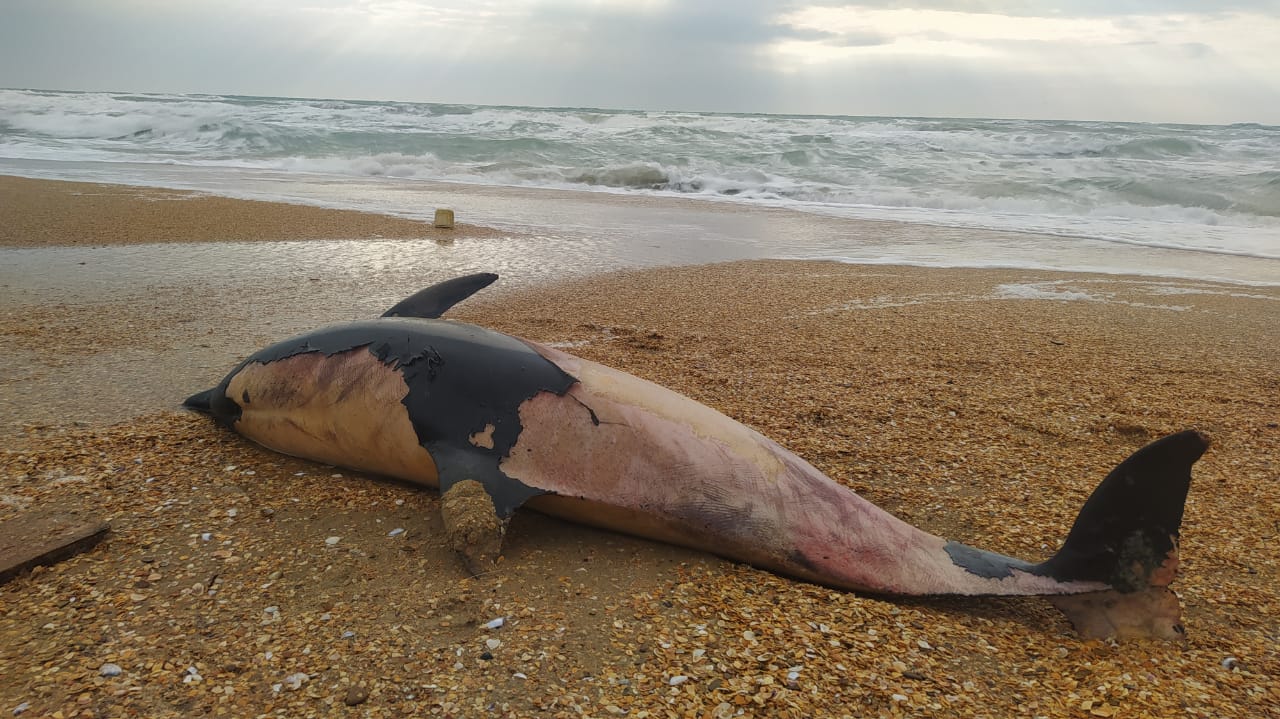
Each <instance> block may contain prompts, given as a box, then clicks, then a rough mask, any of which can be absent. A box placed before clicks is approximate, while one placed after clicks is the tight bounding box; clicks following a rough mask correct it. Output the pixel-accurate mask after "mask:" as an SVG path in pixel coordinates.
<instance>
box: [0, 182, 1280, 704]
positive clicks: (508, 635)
mask: <svg viewBox="0 0 1280 719" xmlns="http://www.w3.org/2000/svg"><path fill="white" fill-rule="evenodd" d="M139 201H141V200H139ZM258 204H265V203H258ZM285 208H287V209H285ZM301 209H302V210H309V209H312V208H301ZM281 211H282V212H285V211H287V212H297V211H299V208H295V207H291V206H282V209H281ZM300 221H304V222H305V218H303V219H302V220H300ZM139 232H142V231H141V230H140V231H139ZM130 234H136V233H130ZM0 252H2V251H0ZM170 291H171V292H173V293H176V294H178V295H181V296H183V299H184V302H183V303H176V302H168V301H166V297H165V296H159V297H156V298H155V299H154V301H152V302H150V303H145V302H141V301H133V300H128V301H112V302H104V303H99V304H97V305H95V303H94V302H93V301H92V300H91V299H90V298H84V299H79V300H77V301H76V302H74V303H71V304H69V305H67V306H64V307H56V306H52V307H50V306H44V307H42V308H40V314H39V315H38V317H33V315H32V313H33V312H35V309H36V308H33V307H30V306H25V307H24V306H22V305H21V301H20V298H11V304H13V305H14V306H11V307H6V308H3V312H4V314H3V315H0V339H3V340H4V343H3V345H2V346H0V367H4V368H5V369H6V372H5V373H4V379H3V380H0V408H2V409H3V410H4V413H5V414H6V416H7V417H8V418H9V419H7V420H6V424H5V425H4V426H2V427H0V437H3V438H4V441H5V444H6V446H7V449H6V451H4V452H3V453H0V520H3V519H7V518H9V517H12V516H16V515H17V514H19V513H20V512H31V511H40V510H46V509H49V508H53V507H56V508H59V509H63V510H74V511H78V512H80V513H82V514H84V515H100V516H105V517H107V518H108V519H109V520H110V521H111V524H112V527H113V534H112V536H111V538H109V539H108V540H107V541H106V542H104V543H103V544H102V545H100V546H99V547H97V548H96V549H94V550H92V551H90V552H88V553H86V554H84V555H82V556H80V557H77V558H75V559H72V560H69V561H67V562H64V563H62V564H59V565H56V566H54V567H52V568H49V569H46V570H42V571H39V572H36V573H34V574H32V575H29V576H26V577H23V578H20V579H18V580H15V581H13V582H11V583H9V584H7V585H5V586H3V587H0V675H3V676H5V677H6V681H5V682H3V683H2V685H0V708H4V709H12V708H14V707H17V706H19V705H21V704H22V703H27V704H28V705H29V709H28V712H29V714H31V715H35V716H43V715H51V714H52V713H53V712H55V711H61V712H62V716H65V717H71V716H80V715H84V716H104V717H107V716H129V715H144V716H191V715H199V714H207V715H213V716H218V715H225V716H257V715H263V714H274V713H277V712H280V713H283V714H285V715H289V716H313V715H314V716H327V715H341V714H359V715H361V716H404V715H423V716H529V715H531V714H535V713H539V712H541V713H543V714H545V715H547V716H581V715H584V714H585V715H590V716H612V715H618V716H622V715H627V716H654V717H665V716H697V717H703V716H712V717H728V716H734V715H741V716H765V715H768V716H795V717H810V716H912V715H915V716H992V717H1006V716H1021V715H1027V716H1053V717H1057V716H1063V717H1067V716H1071V717H1076V716H1175V715H1176V716H1183V715H1186V716H1205V717H1208V716H1212V717H1223V716H1240V717H1246V716H1247V717H1257V716H1280V689H1277V686H1280V681H1277V680H1278V679H1280V654H1278V653H1277V650H1276V646H1277V645H1278V644H1280V633H1278V632H1280V629H1278V627H1280V589H1278V587H1280V581H1278V580H1280V566H1278V562H1277V559H1276V553H1275V549H1274V548H1275V545H1276V541H1277V540H1280V504H1277V502H1276V501H1275V499H1274V493H1275V488H1276V484H1277V482H1278V481H1280V465H1277V462H1276V458H1275V456H1276V455H1275V448H1276V447H1277V446H1280V356H1277V353H1276V352H1275V350H1274V348H1275V347H1276V346H1280V312H1278V311H1277V309H1278V308H1280V290H1277V289H1276V288H1265V289H1259V288H1252V287H1245V286H1238V285H1222V284H1215V283H1204V282H1194V281H1187V280H1176V281H1173V280H1170V281H1164V280H1157V279H1152V278H1125V277H1113V276H1099V275H1073V274H1064V273H1051V272H1017V271H972V270H936V269H922V268H909V267H887V266H885V267H868V266H854V265H842V264H836V263H821V262H767V261H766V262H739V263H729V264H720V265H709V266H700V267H685V268H667V269H658V270H643V271H630V272H618V273H611V274H605V275H600V276H595V277H590V278H587V279H581V280H574V281H569V282H560V283H556V284H551V285H546V286H539V287H533V288H520V289H517V290H506V291H504V290H502V289H501V288H500V287H495V288H492V290H491V291H486V293H484V294H482V295H480V296H478V297H477V298H475V299H473V300H470V301H468V302H467V303H465V304H464V305H462V306H460V307H459V308H457V309H456V310H455V311H454V312H453V313H451V316H452V317H454V318H456V319H462V320H466V321H472V322H477V323H483V324H485V325H488V326H491V327H495V328H497V329H500V330H502V331H506V332H510V333H513V334H518V335H521V336H524V337H528V338H530V339H534V340H538V341H542V342H548V343H555V344H558V345H560V346H563V347H565V348H566V349H567V351H570V352H572V353H574V354H577V355H580V356H583V357H586V358H588V359H593V360H597V361H601V362H605V363H607V364H610V365H612V366H615V367H619V368H621V369H623V370H626V371H629V372H632V373H634V374H637V375H639V376H642V377H645V378H647V379H651V380H654V381H656V382H659V383H661V384H664V385H667V386H669V387H672V388H673V389H675V390H677V391H680V392H683V393H685V394H687V395H689V396H691V397H693V398H695V399H698V400H700V401H702V402H704V403H707V404H709V405H711V406H713V407H715V408H717V409H719V410H721V411H723V412H725V413H726V414H729V415H730V416H732V417H734V418H736V419H738V420H740V421H742V422H745V423H747V424H749V425H751V426H753V427H755V428H756V429H759V430H760V431H762V432H763V433H764V434H766V435H768V436H770V437H772V438H774V439H776V440H778V441H779V442H781V443H782V444H783V445H785V446H787V447H788V448H790V449H792V450H793V451H795V452H797V453H798V454H800V455H801V456H803V457H804V458H805V459H807V460H809V461H810V462H812V463H813V464H815V465H816V466H817V467H818V468H819V469H821V470H823V471H824V472H827V473H828V474H829V475H830V476H831V477H833V478H834V479H836V480H837V481H839V482H841V483H842V484H845V485H847V486H849V487H851V488H853V489H855V490H856V491H858V492H859V493H861V494H863V495H864V496H866V497H867V498H868V499H870V500H871V501H873V502H875V503H876V504H878V505H879V506H881V507H884V508H885V509H888V510H890V511H892V512H894V513H895V514H897V515H899V516H901V517H903V518H904V519H906V520H908V521H910V522H912V523H914V524H917V525H919V526H922V527H924V528H926V529H928V530H930V531H933V532H935V533H938V534H942V535H945V536H948V537H952V538H955V539H959V540H962V541H965V542H968V543H971V544H975V545H977V546H981V547H983V548H987V549H992V550H995V551H1001V552H1005V553H1009V554H1014V555H1017V556H1021V557H1024V558H1027V559H1039V558H1042V557H1044V556H1046V555H1047V554H1048V553H1050V552H1052V550H1053V549H1055V548H1056V546H1057V543H1058V542H1060V540H1061V538H1062V537H1064V536H1065V534H1066V531H1067V529H1068V528H1069V527H1070V523H1071V521H1072V520H1073V519H1074V517H1075V513H1076V512H1077V511H1078V509H1079V506H1080V504H1081V503H1082V502H1083V500H1084V498H1085V497H1086V496H1087V495H1088V493H1089V491H1090V490H1091V489H1092V488H1093V486H1095V485H1096V483H1097V482H1098V481H1100V480H1101V478H1102V477H1103V476H1104V475H1105V474H1106V473H1107V471H1109V470H1110V468H1111V467H1112V466H1114V464H1115V463H1117V462H1119V461H1120V460H1121V459H1123V458H1124V457H1125V456H1127V455H1128V454H1129V453H1130V452H1132V451H1134V450H1135V449H1137V448H1138V447H1140V446H1141V445H1142V444H1144V443H1146V442H1148V441H1150V440H1152V439H1154V438H1156V437H1158V436H1160V435H1163V434H1166V433H1169V432H1173V431H1177V430H1181V429H1185V428H1187V427H1197V428H1200V429H1202V430H1204V431H1206V432H1207V433H1209V434H1210V435H1211V436H1212V437H1213V439H1214V443H1215V444H1214V447H1213V448H1212V449H1211V450H1210V451H1209V453H1208V454H1207V455H1206V456H1205V457H1204V459H1202V460H1201V461H1200V463H1199V464H1197V466H1196V471H1195V481H1194V483H1193V486H1192V490H1191V498H1190V500H1189V502H1188V507H1187V514H1186V519H1185V521H1184V525H1183V537H1182V557H1183V566H1182V573H1181V575H1180V576H1179V578H1178V580H1177V582H1176V583H1175V585H1174V586H1175V588H1176V589H1177V590H1178V591H1179V594H1180V596H1181V597H1182V602H1183V606H1184V615H1185V619H1186V626H1187V631H1188V636H1189V639H1188V642H1187V644H1186V646H1177V645H1170V644H1163V643H1144V642H1137V643H1125V644H1119V645H1115V644H1110V643H1103V642H1096V641H1093V642H1091V641H1082V640H1080V639H1078V638H1076V637H1075V636H1074V635H1073V634H1072V632H1071V630H1070V627H1069V626H1068V625H1067V624H1066V622H1065V620H1063V619H1062V618H1061V616H1060V615H1058V614H1057V613H1056V611H1055V610H1053V609H1052V608H1051V607H1050V606H1049V605H1048V604H1047V603H1045V602H1043V601H1040V600H1035V599H1023V600H1015V599H1003V600H993V599H977V600H974V599H968V600H958V599H938V600H913V601H906V602H902V601H899V602H890V601H885V600H884V599H882V598H874V597H864V596H858V595H855V594H852V593H844V592H834V591H831V590H828V589H824V588H821V587H815V586H812V585H807V584H803V583H800V582H795V581H791V580H787V579H783V578H780V577H776V576H773V575H771V574H768V573H765V572H760V571H757V570H754V569H750V568H747V567H742V566H738V565H735V564H732V563H729V562H725V561H722V560H719V559H716V558H714V557H710V556H707V555H705V554H701V553H697V552H692V551H687V550H682V549H678V548H672V547H666V546H663V545H658V544H654V543H650V542H645V541H641V540H634V539H630V538H627V537H620V536H616V535H611V534H608V533H605V532H599V531H594V530H588V529H585V528H580V527H576V526H573V525H568V524H565V523H561V522H558V521H554V520H551V519H547V518H544V517H540V516H538V515H535V514H519V515H517V518H516V519H515V520H514V522H513V524H512V527H511V529H510V531H509V533H508V539H507V549H506V551H505V553H504V557H503V560H502V561H501V563H500V565H499V570H498V571H497V572H495V573H493V574H491V575H486V576H483V577H479V578H470V577H467V576H466V575H465V572H464V571H463V569H462V567H461V565H460V563H459V562H458V561H457V560H456V558H454V557H453V556H451V554H450V552H449V551H448V550H447V548H446V547H445V546H444V541H443V536H442V532H441V529H440V520H439V518H438V512H439V501H438V499H437V498H436V497H434V496H431V495H429V494H428V493H425V492H421V491H418V490H415V489H413V488H411V487H406V486H403V485H400V484H395V483H389V482H383V481H377V480H373V479H370V478H367V477H362V476H358V475H354V474H353V473H350V472H345V471H342V470H336V469H332V468H325V467H319V466H317V465H313V464H310V463H307V462H303V461H300V460H294V459H290V458H286V457H281V456H278V455H275V454H272V453H270V452H267V451H264V450H261V449H258V448H256V447H254V446H252V445H249V444H248V443H246V442H245V441H243V440H241V439H240V438H238V437H236V436H234V435H232V434H230V433H228V432H226V431H224V430H221V429H218V428H216V427H214V426H212V425H211V423H209V422H208V421H206V420H204V419H203V418H200V417H195V416H192V415H189V414H182V413H176V412H172V411H169V410H168V408H171V407H173V405H174V403H176V402H178V401H180V400H181V398H182V397H184V396H186V395H187V394H189V393H190V392H192V391H195V390H198V389H203V388H204V387H205V386H207V385H209V384H212V383H213V382H214V381H216V380H217V379H219V378H220V377H221V375H222V374H223V373H224V372H225V371H226V370H227V369H229V368H230V366H231V364H233V362H234V360H235V358H236V357H238V356H241V355H243V354H245V353H248V352H251V351H253V350H254V349H257V347H258V346H260V345H261V344H263V343H265V342H267V341H271V340H272V339H277V338H278V336H275V335H276V333H277V332H284V331H292V330H293V329H294V327H295V325H298V324H299V323H300V322H301V321H302V320H301V319H300V318H297V317H292V318H287V319H284V320H280V321H277V322H276V324H271V320H270V319H266V318H262V317H252V318H251V317H243V316H242V317H240V319H241V320H242V321H243V322H251V323H252V331H250V332H248V333H243V332H233V331H231V330H226V329H224V330H215V329H214V327H215V326H223V327H225V326H226V323H227V321H229V320H234V319H236V317H237V316H238V313H242V312H243V311H242V309H241V308H237V307H234V306H232V307H225V308H222V309H219V307H220V304H219V303H220V302H221V301H223V300H225V299H226V298H225V297H224V296H222V295H220V294H218V291H217V289H216V288H211V287H203V286H198V287H192V288H173V289H172V290H170ZM184 293H186V294H184ZM175 308H177V309H175ZM211 314H212V315H213V317H210V315H211ZM332 319H348V317H335V318H332ZM282 325H283V326H282ZM199 345H208V347H200V346H199ZM246 345H248V346H246ZM142 357H146V358H147V363H146V364H145V365H140V364H139V359H140V358H142ZM196 357H200V358H202V359H200V363H201V365H203V366H193V358H196ZM11 369H12V370H13V371H16V372H19V373H20V374H12V373H11V372H10V371H9V370H11ZM139 372H141V373H143V374H145V375H146V376H147V377H150V378H151V382H150V386H149V388H148V389H147V391H141V390H138V391H130V392H115V391H113V390H112V388H111V378H112V376H114V375H119V374H121V373H132V374H137V373H139ZM89 376H92V377H93V381H92V382H88V381H87V380H86V379H85V378H86V377H89ZM122 384H124V385H125V386H129V387H134V388H135V389H136V388H138V387H141V386H143V385H144V384H146V383H135V382H123V383H122ZM49 407H56V408H57V411H56V412H50V411H48V408H49ZM76 422H80V423H83V425H84V426H75V423H76ZM393 529H404V530H406V531H405V532H403V533H397V534H396V535H395V536H391V532H392V530H393ZM330 537H339V539H338V541H337V542H336V543H334V544H329V543H327V542H326V539H328V538H330ZM498 617H503V618H504V624H503V626H502V627H500V628H488V627H486V626H485V624H486V623H487V622H490V620H493V619H495V618H498ZM1228 657H1232V658H1234V659H1235V662H1236V663H1235V664H1234V667H1233V668H1228V667H1224V666H1223V662H1224V660H1226V659H1227V658H1228ZM106 663H113V664H116V665H118V666H119V667H120V668H121V670H122V671H121V673H120V674H119V675H118V676H114V677H103V676H101V667H102V666H103V664H106ZM1228 664H1231V662H1228ZM348 706H354V708H353V709H349V708H348ZM644 712H647V713H644Z"/></svg>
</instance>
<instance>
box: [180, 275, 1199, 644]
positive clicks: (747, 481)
mask: <svg viewBox="0 0 1280 719" xmlns="http://www.w3.org/2000/svg"><path fill="white" fill-rule="evenodd" d="M496 279H497V276H496V275H492V274H487V273H486V274H478V275H470V276H467V277H461V278H456V279H453V280H450V281H447V282H444V283H441V284H438V285H434V286H432V287H428V288H427V289H425V290H422V291H421V292H419V293H417V294H415V295H413V296H412V297H410V298H408V299H406V300H404V301H403V302H401V303H399V304H397V305H396V306H395V307H393V308H391V309H390V310H388V311H387V313H386V314H384V315H383V316H382V317H381V318H378V319H374V320H369V321H362V322H352V323H348V324H341V325H335V326H331V327H326V328H322V329H319V330H315V331H312V332H309V333H306V334H303V335H300V336H298V337H294V338H292V339H288V340H285V341H283V342H280V343H277V344H275V345H272V346H270V347H267V348H266V349H263V350H261V351H260V352H257V353H256V354H254V355H253V356H251V357H249V358H248V359H247V360H245V361H244V362H243V363H241V364H240V366H238V367H236V368H235V369H234V370H232V371H231V373H230V374H228V375H227V376H226V378H225V379H223V380H222V382H221V383H219V384H218V385H217V386H216V387H214V388H212V389H210V390H207V391H205V392H200V393H198V394H195V395H193V396H191V397H190V398H188V399H187V400H186V402H185V403H184V404H185V406H186V407H189V408H192V409H196V410H199V411H201V412H204V413H207V414H209V415H212V416H213V417H214V418H216V419H217V420H218V421H220V422H221V423H222V424H224V425H225V426H227V427H229V428H231V429H233V430H234V431H236V432H238V433H240V434H242V435H244V436H245V437H248V438H249V439H252V440H253V441H255V442H257V443H259V444H261V445H263V446H265V447H268V448H270V449H273V450H276V451H279V452H283V453H286V454H290V455H294V456H298V457H304V458H307V459H312V460H317V461H320V462H325V463H329V464H333V465H338V466H343V467H348V468H351V469H356V470H361V471H365V472H371V473H374V474H381V475H386V476H390V477H395V478H399V479H402V480H408V481H410V482H414V483H418V484H422V485H426V486H428V487H434V488H438V489H439V490H440V492H441V493H442V494H444V495H446V509H447V507H448V493H449V492H451V491H452V490H453V489H454V488H455V487H457V488H460V487H461V486H463V485H474V483H476V482H478V483H479V485H480V486H481V487H482V488H483V490H484V492H483V493H482V494H484V495H487V497H486V499H487V500H491V501H492V505H491V506H492V510H491V512H492V513H493V514H495V515H496V518H497V520H499V522H498V524H500V525H501V526H505V520H506V519H507V518H509V517H510V516H511V514H512V513H513V512H514V511H515V510H516V509H518V508H519V507H521V506H523V505H526V504H527V505H529V506H530V507H531V508H533V509H536V510H538V511H541V512H544V513H547V514H551V515H554V516H558V517H562V518H566V519H570V520H573V521H577V522H582V523H585V524H589V525H594V526H597V527H602V528H606V529H611V530H615V531H619V532H624V533H628V534H633V535H638V536H642V537H647V538H651V539H656V540H660V541H664V542H669V543H673V544H678V545H683V546H687V547H693V548H697V549H701V550H705V551H708V552H712V553H714V554H718V555H721V556H724V557H727V558H730V559H734V560H738V561H742V562H746V563H749V564H752V565H754V566H757V567H761V568H764V569H768V570H771V571H774V572H778V573H780V574H784V575H787V576H791V577H795V578H798V579H802V580H807V581H810V582H815V583H818V584H823V585H827V586H831V587H836V588H841V589H848V590H859V591H866V592H872V593H877V594H889V595H942V594H957V595H972V596H980V595H1046V596H1050V597H1051V598H1055V604H1057V605H1058V606H1059V608H1061V609H1063V610H1064V611H1065V612H1066V613H1067V615H1068V617H1069V618H1070V619H1071V620H1072V622H1073V623H1074V624H1075V625H1076V628H1077V630H1079V631H1081V633H1083V634H1086V635H1090V636H1113V635H1119V636H1159V637H1165V638H1173V637H1178V636H1180V635H1181V634H1182V627H1181V624H1180V619H1179V615H1180V609H1179V606H1178V600H1177V597H1176V595H1174V594H1173V592H1172V591H1170V590H1169V589H1168V585H1169V583H1170V582H1171V581H1172V580H1173V577H1174V574H1175V571H1176V568H1177V564H1178V551H1177V549H1178V548H1177V541H1178V533H1179V527H1180V525H1181V522H1182V513H1183V505H1184V502H1185V500H1186V495H1187V491H1188V489H1189V486H1190V482H1191V465H1192V464H1193V463H1194V462H1195V461H1196V460H1197V459H1199V457H1200V456H1201V455H1202V454H1203V453H1204V451H1205V450H1206V449H1207V448H1208V440H1207V438H1206V437H1204V436H1203V435H1201V434H1200V433H1198V432H1196V431H1185V432H1181V433H1178V434H1174V435H1170V436H1167V437H1164V438H1163V439H1160V440H1157V441H1155V442H1153V443H1151V444H1149V445H1147V446H1146V447H1144V448H1142V449H1140V450H1138V451H1137V452H1136V453H1134V454H1133V455H1132V456H1130V457H1129V458H1128V459H1126V460H1125V461H1123V462H1122V463H1121V464H1120V465H1119V466H1117V467H1116V468H1115V470H1113V471H1112V472H1111V474H1110V475H1108V476H1107V477H1106V479H1104V480H1103V482H1102V483H1101V485H1100V486H1099V487H1098V488H1097V489H1096V490H1095V491H1094V493H1093V494H1092V495H1091V496H1090V498H1089V499H1088V501H1087V502H1086V503H1085V505H1084V507H1083V509H1082V510H1081V512H1080V514H1079V516H1078V517H1077V519H1076V521H1075V524H1074V526H1073V527H1072V529H1071V531H1070V533H1069V534H1068V535H1067V538H1066V541H1065V542H1064V543H1063V546H1062V547H1061V549H1060V550H1059V551H1058V552H1057V553H1056V554H1054V555H1053V556H1052V557H1051V558H1049V559H1048V560H1046V561H1044V562H1040V563H1038V564H1037V563H1032V562H1026V561H1023V560H1020V559H1016V558H1013V557H1007V556H1004V555H1000V554H996V553H992V552H988V551H985V550H981V549H977V548H974V547H970V546H968V545H965V544H961V543H959V542H954V541H947V540H945V539H942V538H940V537H937V536H935V535H932V534H929V533H928V532H925V531H923V530H921V529H917V528H916V527H913V526H911V525H909V524H907V523H905V522H903V521H902V520H900V519H898V518H896V517H894V516H893V515H891V514H889V513H888V512H885V511H884V510H882V509H880V508H878V507H876V506H875V505H873V504H871V503H870V502H867V501H866V500H865V499H863V498H861V497H860V496H858V495H857V494H856V493H854V492H853V491H851V490H849V489H848V488H846V487H843V486H841V485H839V484H837V483H836V482H835V481H833V480H831V479H830V478H828V477H827V476H826V475H824V474H822V472H820V471H818V470H817V469H816V468H814V467H813V466H812V465H810V464H809V463H807V462H805V461H804V460H803V459H801V458H800V457H798V456H796V455H795V454H793V453H791V452H789V451H788V450H786V449H784V448H783V447H781V446H780V445H778V444H777V443H775V442H773V441H772V440H770V439H768V438H767V437H765V436H763V435H761V434H760V433H758V432H756V431H754V430H752V429H750V428H748V427H746V426H744V425H742V424H740V423H738V422H736V421H734V420H732V419H730V418H728V417H726V416H725V415H723V414H720V413H719V412H717V411H715V410H713V409H711V408H709V407H707V406H705V405H703V404H700V403H698V402H695V401H694V400H692V399H689V398H688V397H685V396H683V395H680V394H677V393H675V392H672V391H671V390H668V389H666V388H664V387H661V386H659V385H656V384H653V383H651V382H647V381H645V380H642V379H639V378H637V377H634V376H632V375H629V374H626V373H623V372H620V371H617V370H614V369H611V368H609V367H606V366H603V365H600V364H597V363H595V362H590V361H587V360H584V359H580V358H577V357H574V356H572V355H569V354H566V353H564V352H560V351H558V350H556V349H553V348H550V347H546V346H543V345H540V344H537V343H535V342H530V341H527V340H522V339H518V338H515V337H511V336H508V335H504V334H501V333H498V332H495V331H493V330H489V329H485V328H482V327H477V326H474V325H470V324H464V323H460V322H454V321H448V320H441V319H439V317H440V316H441V315H442V314H443V313H444V312H445V311H447V310H448V309H449V308H450V307H452V306H453V305H454V304H456V303H457V302H460V301H462V300H464V299H466V298H467V297H469V296H470V295H472V294H473V293H475V292H476V291H478V290H480V289H482V288H484V287H486V286H487V285H489V284H490V283H492V282H493V281H494V280H496ZM500 542H501V538H500V537H499V538H498V543H499V546H500ZM460 549H462V548H461V547H460Z"/></svg>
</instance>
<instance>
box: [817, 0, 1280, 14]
mask: <svg viewBox="0 0 1280 719" xmlns="http://www.w3.org/2000/svg"><path fill="white" fill-rule="evenodd" d="M806 4H807V5H821V6H825V7H847V8H876V9H887V10H944V11H951V12H963V13H982V14H993V15H1008V16H1011V17H1053V18H1083V17H1116V16H1125V15H1138V16H1156V15H1172V14H1185V15H1207V16H1220V15H1225V14H1228V13H1235V12H1253V13H1263V14H1274V13H1280V0H1048V1H1036V0H854V1H852V2H850V1H849V0H814V2H810V3H806Z"/></svg>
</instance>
